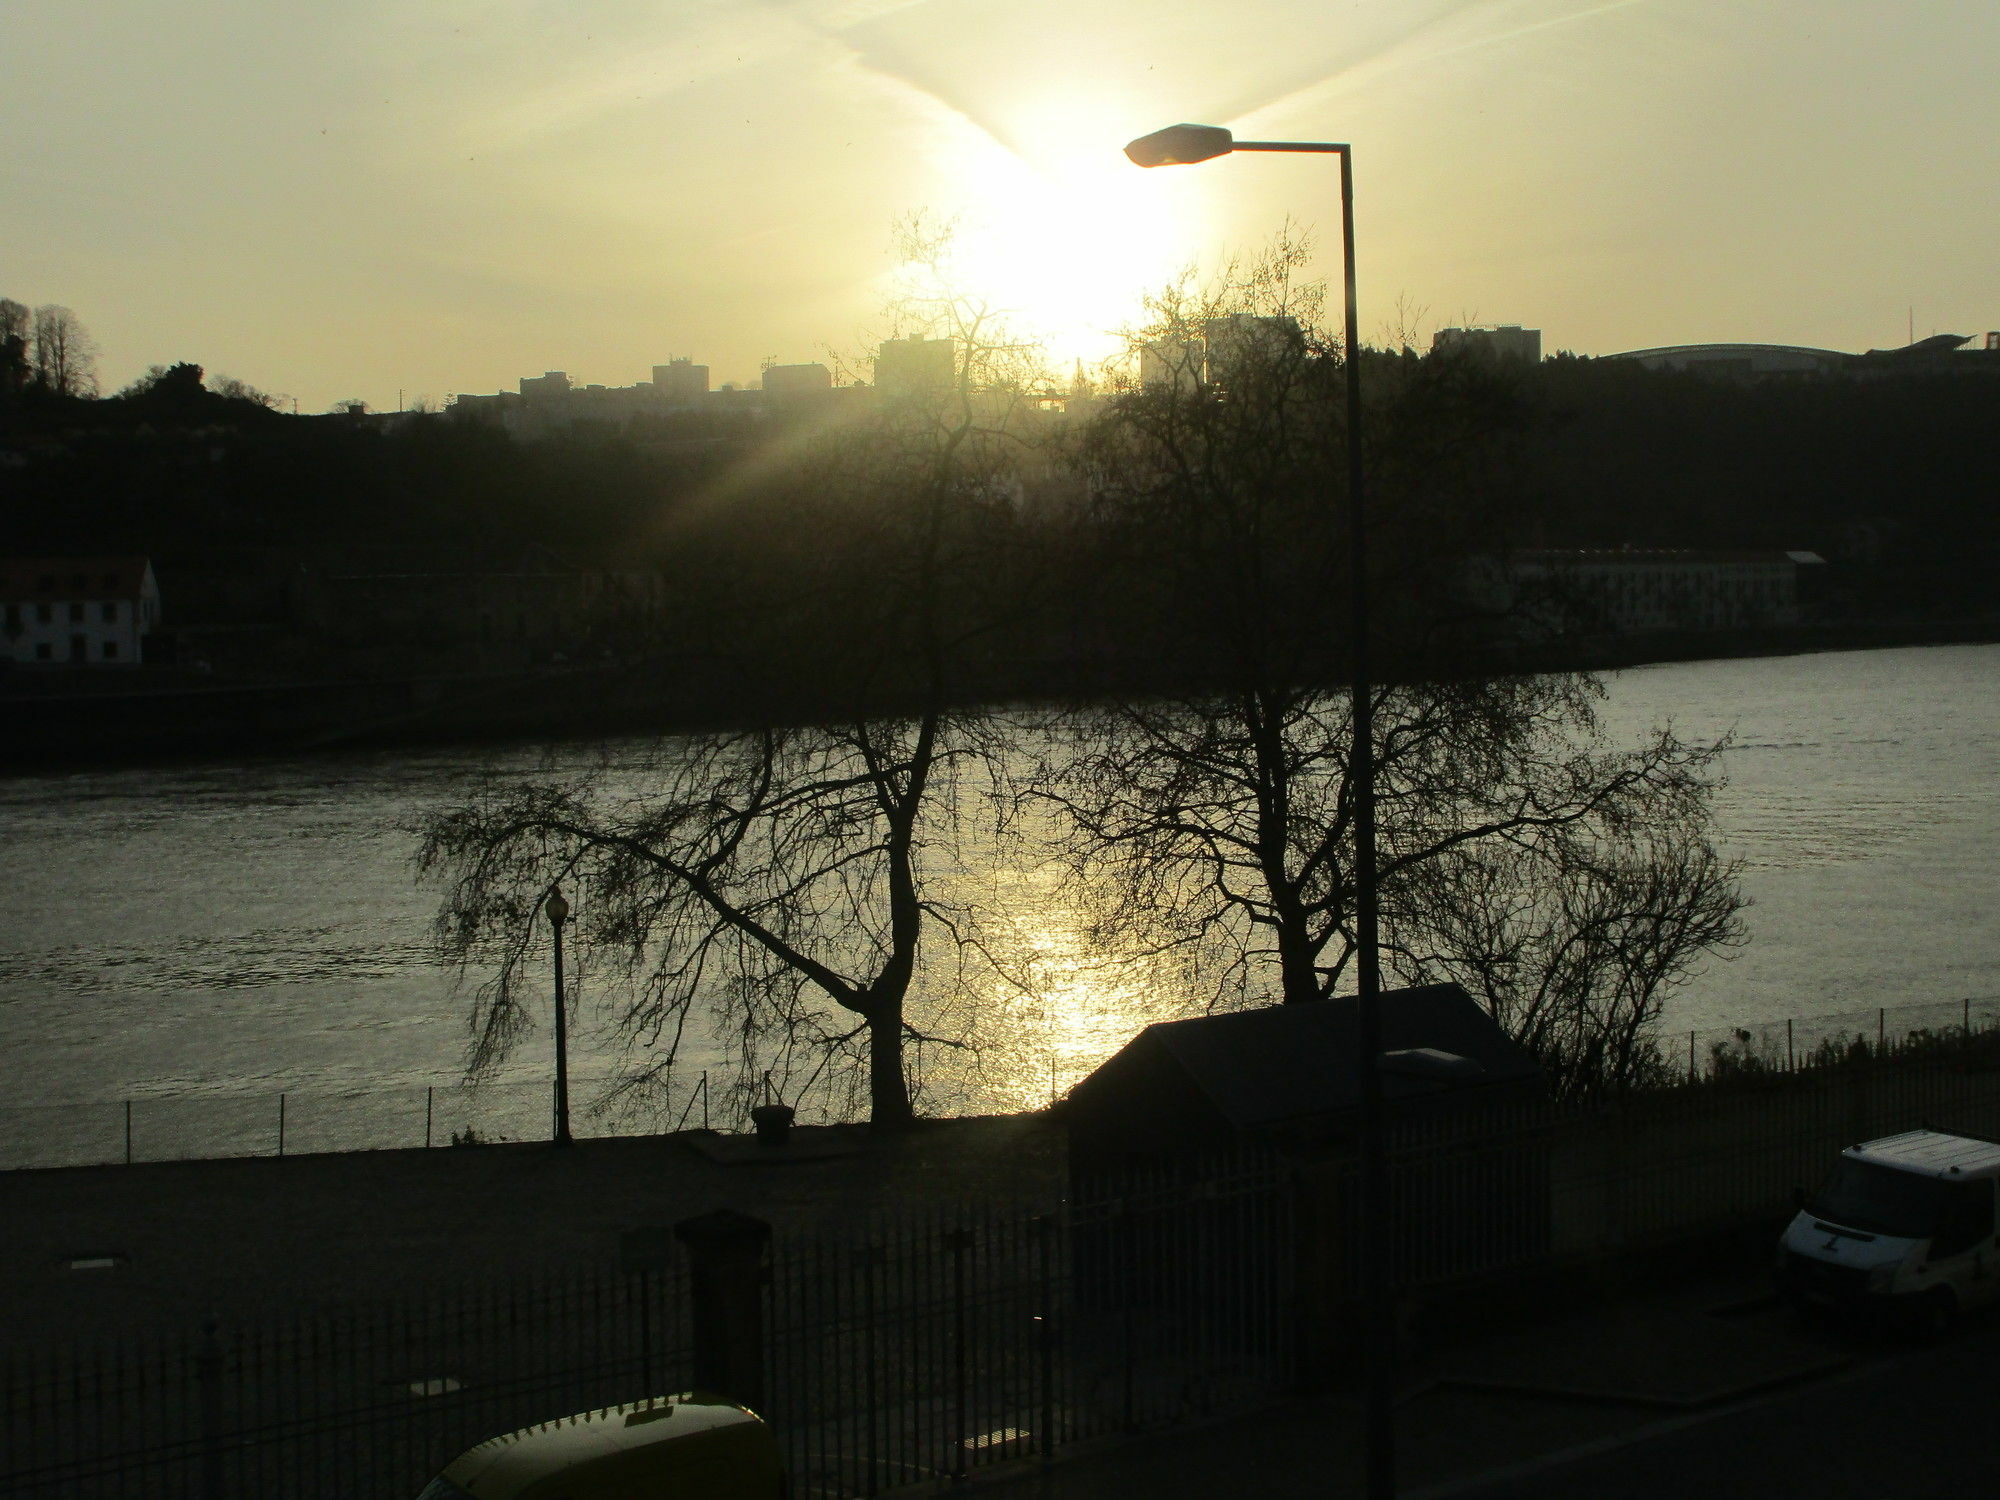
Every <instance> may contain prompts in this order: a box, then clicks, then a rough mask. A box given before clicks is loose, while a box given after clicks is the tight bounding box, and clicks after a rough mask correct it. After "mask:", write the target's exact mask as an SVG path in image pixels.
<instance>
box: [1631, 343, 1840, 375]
mask: <svg viewBox="0 0 2000 1500" xmlns="http://www.w3.org/2000/svg"><path fill="white" fill-rule="evenodd" d="M1852 357H1853V356H1851V355H1847V354H1842V353H1841V352H1840V351H1839V350H1837V349H1811V348H1806V347H1803V346H1801V345H1797V344H1668V345H1664V346H1662V347H1661V348H1658V349H1628V350H1626V351H1625V352H1624V353H1622V354H1607V355H1605V356H1604V358H1606V359H1629V360H1631V361H1633V362H1634V363H1636V364H1641V365H1644V366H1645V367H1646V368H1647V369H1649V370H1691V371H1693V372H1694V373H1695V374H1697V375H1721V376H1725V377H1726V376H1744V375H1817V374H1824V373H1827V372H1830V371H1833V370H1837V369H1839V368H1840V367H1841V366H1842V365H1844V364H1845V363H1846V362H1847V361H1848V360H1849V359H1851V358H1852Z"/></svg>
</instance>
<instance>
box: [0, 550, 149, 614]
mask: <svg viewBox="0 0 2000 1500" xmlns="http://www.w3.org/2000/svg"><path fill="white" fill-rule="evenodd" d="M147 566H148V563H147V559H145V558H143V557H0V599H4V600H7V601H9V602H12V603H33V602H39V601H42V600H49V601H64V600H76V599H83V600H90V599H137V598H138V597H139V596H140V594H141V593H142V592H143V591H144V588H145V582H146V569H147Z"/></svg>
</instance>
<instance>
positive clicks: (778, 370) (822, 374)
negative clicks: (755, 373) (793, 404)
mask: <svg viewBox="0 0 2000 1500" xmlns="http://www.w3.org/2000/svg"><path fill="white" fill-rule="evenodd" d="M832 389H833V371H831V370H829V369H828V368H827V367H826V366H825V365H820V364H811V365H766V366H765V367H764V394H765V395H766V396H770V397H772V398H774V399H776V400H780V401H782V400H785V399H787V398H790V397H797V396H810V395H812V394H813V393H814V392H816V391H830V390H832Z"/></svg>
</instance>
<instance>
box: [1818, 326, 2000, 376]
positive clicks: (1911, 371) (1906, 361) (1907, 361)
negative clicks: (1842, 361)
mask: <svg viewBox="0 0 2000 1500" xmlns="http://www.w3.org/2000/svg"><path fill="white" fill-rule="evenodd" d="M1971 342H1972V336H1971V335H1970V334H1963V333H1936V334H1932V335H1931V336H1930V337H1929V338H1925V339H1918V340H1917V341H1916V342H1915V343H1914V344H1905V345H1904V346H1903V347H1902V348H1900V349H1870V350H1869V351H1868V352H1867V353H1866V354H1856V355H1853V356H1852V357H1850V358H1849V360H1848V361H1847V367H1848V370H1849V372H1850V373H1852V374H1855V375H1861V376H1880V375H2000V332H1995V333H1989V334H1987V335H1986V337H1985V340H1984V341H1983V343H1982V345H1981V346H1980V347H1978V348H1967V347H1966V346H1967V345H1969V344H1971Z"/></svg>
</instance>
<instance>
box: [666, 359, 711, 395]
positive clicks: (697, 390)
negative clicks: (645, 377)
mask: <svg viewBox="0 0 2000 1500" xmlns="http://www.w3.org/2000/svg"><path fill="white" fill-rule="evenodd" d="M653 389H654V390H656V391H658V392H659V393H660V395H661V396H662V397H663V398H664V399H665V400H666V402H667V404H668V405H669V406H698V405H700V404H701V401H702V398H703V397H705V396H707V395H708V366H707V365H698V364H695V363H693V362H692V361H690V360H686V359H676V360H671V361H669V362H668V363H666V364H664V365H654V366H653Z"/></svg>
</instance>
